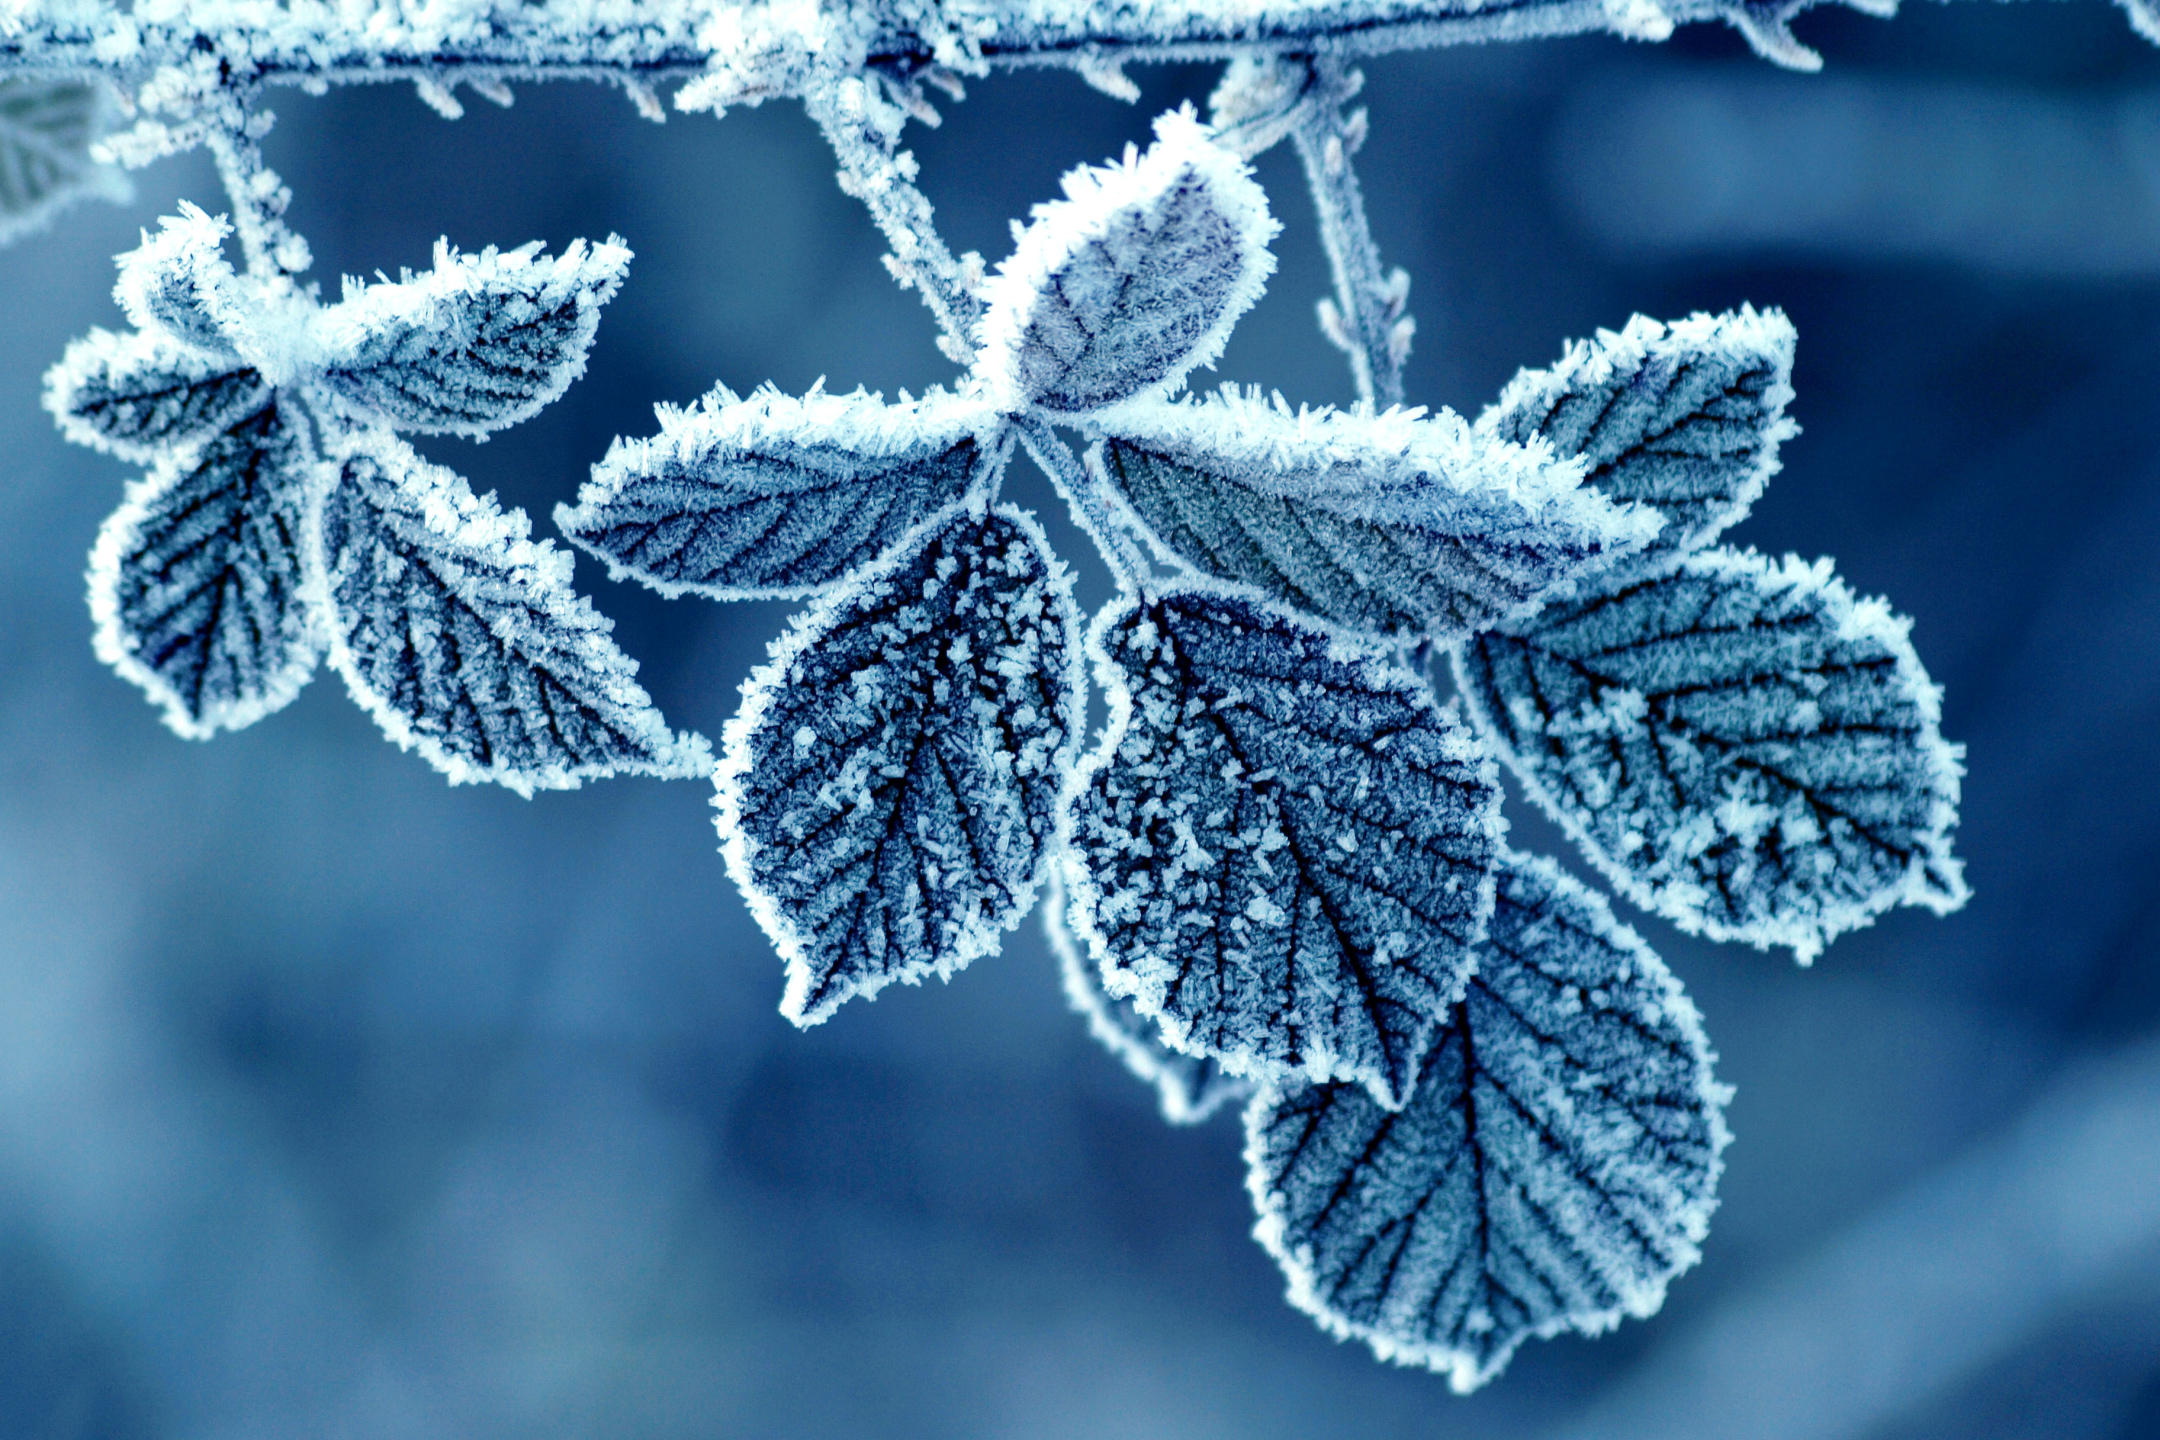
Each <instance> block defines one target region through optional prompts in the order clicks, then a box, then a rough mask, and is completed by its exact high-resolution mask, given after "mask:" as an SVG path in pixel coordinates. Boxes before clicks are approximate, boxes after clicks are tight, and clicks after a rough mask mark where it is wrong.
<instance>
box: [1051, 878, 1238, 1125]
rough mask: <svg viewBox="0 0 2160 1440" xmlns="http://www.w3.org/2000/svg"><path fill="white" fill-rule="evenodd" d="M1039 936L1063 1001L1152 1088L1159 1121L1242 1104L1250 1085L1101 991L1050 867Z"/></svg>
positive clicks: (1190, 1121)
mask: <svg viewBox="0 0 2160 1440" xmlns="http://www.w3.org/2000/svg"><path fill="white" fill-rule="evenodd" d="M1043 935H1044V937H1045V938H1047V939H1048V940H1049V942H1050V951H1051V953H1052V954H1053V955H1055V956H1056V957H1057V962H1058V973H1059V975H1061V976H1062V977H1063V978H1064V981H1065V998H1066V1000H1067V1001H1068V1002H1069V1003H1070V1004H1071V1005H1072V1008H1073V1009H1074V1010H1076V1011H1078V1012H1079V1013H1080V1015H1081V1017H1082V1018H1083V1019H1085V1020H1086V1021H1087V1027H1088V1033H1089V1034H1090V1035H1092V1036H1094V1037H1095V1038H1096V1040H1098V1041H1100V1042H1101V1044H1102V1046H1103V1048H1104V1049H1106V1050H1108V1051H1109V1052H1110V1053H1111V1054H1112V1055H1115V1056H1117V1058H1118V1060H1119V1062H1120V1063H1121V1064H1123V1065H1124V1067H1125V1068H1126V1069H1127V1070H1130V1071H1131V1072H1132V1073H1133V1074H1134V1075H1136V1076H1138V1077H1139V1078H1140V1079H1141V1080H1143V1081H1145V1082H1147V1083H1148V1084H1150V1085H1152V1086H1154V1087H1155V1093H1156V1095H1157V1097H1158V1099H1159V1101H1160V1104H1161V1106H1162V1117H1163V1119H1165V1120H1167V1121H1169V1122H1170V1123H1171V1124H1172V1125H1197V1124H1199V1123H1200V1122H1201V1121H1203V1120H1205V1119H1207V1118H1208V1117H1209V1116H1211V1115H1213V1114H1214V1113H1215V1112H1216V1111H1217V1110H1220V1109H1221V1108H1222V1107H1223V1106H1225V1105H1234V1104H1242V1103H1243V1102H1244V1101H1246V1100H1248V1099H1250V1098H1251V1097H1252V1093H1253V1082H1252V1081H1250V1080H1248V1079H1246V1078H1245V1077H1244V1076H1242V1075H1233V1074H1231V1073H1230V1072H1229V1071H1228V1070H1225V1069H1224V1068H1223V1067H1222V1064H1221V1062H1220V1061H1216V1060H1212V1059H1209V1058H1208V1057H1207V1056H1205V1055H1188V1054H1186V1053H1185V1052H1184V1051H1182V1050H1179V1049H1176V1048H1175V1047H1173V1046H1170V1045H1166V1044H1164V1043H1163V1041H1162V1038H1161V1035H1160V1029H1159V1027H1158V1026H1157V1024H1156V1023H1155V1022H1154V1021H1153V1020H1150V1019H1148V1018H1147V1017H1146V1016H1145V1015H1142V1014H1141V1013H1140V1007H1139V1006H1138V1005H1135V1004H1134V1003H1133V1002H1132V1000H1131V999H1130V998H1129V997H1126V998H1120V997H1118V996H1114V995H1112V994H1111V993H1110V992H1109V991H1107V990H1105V989H1103V986H1102V977H1101V976H1100V975H1098V974H1097V973H1096V971H1095V966H1094V964H1093V962H1092V961H1090V960H1089V959H1088V958H1087V957H1086V956H1085V955H1083V954H1082V953H1081V950H1080V945H1079V943H1078V942H1077V941H1075V940H1074V938H1073V933H1072V928H1071V927H1070V926H1068V925H1067V924H1066V923H1065V882H1064V880H1063V879H1062V878H1061V877H1060V875H1059V874H1058V870H1057V867H1056V866H1052V867H1051V869H1050V881H1049V884H1048V885H1047V886H1045V887H1044V891H1043Z"/></svg>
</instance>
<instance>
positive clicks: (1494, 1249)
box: [1246, 854, 1730, 1391]
mask: <svg viewBox="0 0 2160 1440" xmlns="http://www.w3.org/2000/svg"><path fill="white" fill-rule="evenodd" d="M1729 1094H1730V1092H1729V1091H1727V1090H1726V1089H1725V1087H1723V1086H1721V1085H1719V1084H1717V1083H1716V1082H1715V1081H1714V1080H1713V1079H1712V1078H1711V1074H1710V1053H1709V1048H1708V1045H1707V1044H1706V1042H1705V1040H1704V1038H1703V1033H1702V1025H1701V1022H1700V1020H1699V1019H1698V1017H1697V1016H1696V1013H1695V1008H1694V1006H1693V1005H1691V1004H1689V1003H1688V1000H1687V998H1686V997H1685V996H1684V995H1683V994H1682V993H1681V991H1680V986H1679V983H1678V982H1677V981H1675V980H1674V979H1673V978H1672V976H1671V974H1670V973H1669V972H1667V970H1666V969H1665V967H1664V965H1663V964H1662V963H1661V962H1660V961H1659V960H1658V958H1657V956H1656V955H1654V954H1652V953H1651V951H1650V949H1649V947H1648V946H1646V945H1644V944H1643V943H1642V941H1641V940H1640V939H1638V938H1637V937H1636V936H1635V934H1634V932H1633V931H1631V930H1629V929H1628V928H1627V927H1625V926H1623V925H1620V924H1618V923H1616V922H1615V921H1614V919H1613V917H1612V913H1611V911H1610V910H1608V909H1607V908H1606V905H1605V902H1604V901H1603V900H1601V899H1600V898H1598V897H1597V896H1596V895H1595V894H1594V893H1592V892H1591V891H1589V890H1587V889H1585V888H1584V887H1583V886H1581V885H1579V884H1577V883H1576V882H1575V881H1573V880H1571V879H1569V878H1568V877H1567V876H1565V875H1564V874H1562V873H1561V872H1560V870H1559V869H1558V868H1557V867H1555V866H1553V865H1552V864H1551V863H1550V862H1547V861H1543V860H1538V859H1534V858H1531V857H1526V856H1520V855H1514V854H1510V855H1508V856H1506V858H1505V860H1504V862H1503V864H1502V867H1501V871H1500V884H1499V894H1498V897H1497V902H1496V904H1495V906H1494V909H1493V916H1492V924H1491V928H1490V933H1489V935H1488V937H1487V939H1486V940H1485V942H1484V944H1482V945H1481V946H1480V947H1479V949H1478V966H1477V974H1476V976H1475V977H1474V978H1473V979H1472V980H1471V982H1470V988H1469V991H1468V993H1467V994H1466V995H1465V996H1464V997H1463V1002H1462V1004H1461V1005H1460V1006H1458V1007H1457V1008H1456V1010H1455V1011H1454V1013H1453V1014H1452V1015H1450V1016H1449V1018H1448V1021H1447V1023H1446V1024H1445V1025H1443V1026H1441V1027H1440V1028H1439V1030H1438V1031H1437V1033H1436V1034H1435V1035H1434V1037H1433V1041H1432V1048H1431V1051H1430V1053H1429V1054H1428V1055H1427V1056H1426V1057H1425V1060H1424V1063H1423V1065H1422V1066H1421V1068H1420V1076H1419V1079H1418V1087H1417V1093H1416V1094H1414V1095H1412V1096H1411V1097H1410V1103H1409V1104H1408V1105H1407V1106H1405V1107H1404V1108H1403V1109H1402V1110H1401V1111H1400V1112H1399V1113H1391V1112H1389V1111H1387V1110H1385V1109H1382V1108H1381V1107H1380V1106H1379V1105H1376V1104H1374V1103H1373V1100H1372V1097H1371V1096H1369V1095H1367V1094H1366V1093H1365V1092H1364V1091H1363V1090H1361V1089H1359V1088H1358V1087H1356V1086H1353V1085H1309V1086H1304V1087H1300V1088H1297V1089H1292V1090H1287V1091H1282V1092H1263V1093H1262V1094H1261V1095H1260V1096H1259V1097H1258V1098H1257V1099H1256V1100H1255V1101H1254V1102H1253V1105H1252V1107H1251V1109H1250V1110H1248V1111H1247V1113H1246V1139H1247V1144H1246V1160H1247V1163H1248V1165H1249V1166H1250V1174H1249V1177H1248V1184H1249V1185H1250V1187H1251V1189H1252V1193H1253V1200H1254V1203H1255V1205H1256V1206H1257V1207H1258V1209H1259V1211H1260V1223H1259V1226H1258V1227H1257V1230H1256V1233H1257V1234H1258V1236H1259V1238H1260V1240H1261V1242H1262V1243H1263V1244H1265V1245H1266V1246H1267V1247H1268V1249H1269V1250H1270V1251H1271V1252H1272V1253H1273V1254H1274V1255H1275V1257H1276V1259H1277V1260H1278V1261H1279V1262H1281V1264H1282V1266H1283V1268H1284V1270H1285V1271H1286V1272H1287V1273H1288V1274H1289V1277H1290V1299H1291V1302H1292V1303H1293V1304H1295V1305H1297V1306H1298V1307H1299V1308H1300V1309H1302V1310H1305V1311H1306V1312H1307V1313H1309V1314H1311V1315H1313V1316H1314V1317H1315V1318H1316V1319H1318V1320H1319V1321H1320V1323H1321V1324H1322V1325H1324V1326H1325V1327H1327V1328H1328V1329H1329V1330H1331V1331H1333V1332H1334V1333H1336V1334H1338V1335H1344V1336H1355V1337H1357V1338H1359V1339H1362V1340H1364V1341H1366V1342H1367V1343H1368V1344H1370V1345H1371V1346H1372V1347H1373V1349H1374V1350H1375V1351H1376V1352H1377V1353H1378V1354H1379V1355H1380V1356H1381V1357H1382V1358H1383V1359H1391V1360H1397V1361H1401V1362H1403V1363H1407V1364H1418V1365H1425V1366H1428V1367H1430V1368H1431V1369H1434V1370H1437V1371H1440V1372H1442V1373H1444V1374H1446V1375H1447V1376H1448V1378H1449V1380H1450V1382H1451V1383H1452V1384H1453V1386H1454V1388H1455V1389H1456V1390H1458V1391H1467V1390H1471V1389H1474V1388H1476V1387H1477V1386H1479V1385H1482V1384H1483V1383H1485V1382H1486V1381H1487V1380H1489V1379H1491V1378H1492V1377H1493V1376H1494V1375H1496V1374H1498V1373H1499V1372H1500V1370H1501V1368H1502V1367H1503V1366H1505V1365H1506V1364H1507V1361H1508V1358H1509V1356H1511V1355H1512V1354H1513V1353H1514V1351H1515V1348H1516V1346H1518V1345H1519V1344H1521V1343H1522V1341H1523V1340H1525V1339H1527V1338H1529V1337H1530V1336H1533V1335H1535V1336H1544V1337H1549V1336H1552V1335H1557V1334H1559V1333H1561V1332H1562V1331H1565V1330H1571V1329H1572V1330H1577V1331H1580V1332H1582V1333H1584V1334H1590V1335H1594V1334H1597V1333H1599V1332H1601V1331H1603V1330H1607V1329H1609V1328H1611V1327H1612V1326H1613V1325H1615V1324H1617V1323H1618V1322H1619V1320H1620V1318H1621V1317H1622V1316H1623V1315H1636V1316H1643V1315H1648V1314H1650V1313H1652V1312H1653V1311H1655V1310H1656V1309H1657V1308H1658V1306H1659V1305H1660V1304H1661V1303H1662V1302H1663V1300H1664V1297H1665V1286H1666V1282H1667V1281H1669V1280H1670V1279H1671V1278H1672V1277H1673V1276H1674V1275H1676V1274H1678V1273H1679V1272H1680V1271H1682V1270H1684V1269H1686V1268H1687V1267H1688V1266H1690V1265H1692V1264H1693V1263H1694V1262H1695V1260H1696V1258H1697V1246H1698V1245H1699V1243H1700V1242H1701V1240H1702V1238H1703V1236H1704V1234H1705V1233H1706V1231H1707V1229H1708V1226H1709V1219H1710V1212H1711V1210H1712V1209H1713V1208H1714V1206H1715V1203H1716V1202H1715V1198H1714V1192H1715V1189H1716V1184H1717V1177H1718V1171H1719V1169H1720V1168H1721V1164H1720V1160H1719V1152H1720V1151H1721V1150H1722V1149H1723V1148H1724V1145H1725V1142H1726V1139H1727V1138H1728V1137H1727V1135H1726V1131H1725V1125H1724V1120H1723V1117H1722V1113H1721V1111H1722V1107H1723V1105H1724V1103H1725V1101H1726V1100H1727V1098H1729Z"/></svg>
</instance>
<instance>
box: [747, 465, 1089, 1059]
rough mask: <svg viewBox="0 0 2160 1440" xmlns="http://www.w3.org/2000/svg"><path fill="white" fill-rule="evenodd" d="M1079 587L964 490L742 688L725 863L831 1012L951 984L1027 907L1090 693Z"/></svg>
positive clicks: (1043, 548) (811, 1001)
mask: <svg viewBox="0 0 2160 1440" xmlns="http://www.w3.org/2000/svg"><path fill="white" fill-rule="evenodd" d="M1078 661H1079V614H1078V612H1077V611H1076V610H1075V609H1074V607H1073V602H1072V580H1071V577H1070V576H1069V575H1068V574H1067V573H1066V571H1065V567H1064V566H1063V565H1062V564H1060V563H1059V562H1058V560H1057V558H1056V557H1055V556H1054V555H1053V554H1052V553H1051V551H1050V547H1049V542H1048V541H1047V540H1046V539H1045V538H1044V536H1043V533H1042V531H1041V529H1040V528H1039V527H1038V526H1037V525H1036V524H1035V522H1034V521H1033V520H1032V519H1031V518H1029V517H1028V516H1027V515H1026V514H1025V513H1023V512H1021V511H1018V510H1015V509H1012V508H1011V507H1009V506H1001V507H998V508H997V509H994V510H987V511H986V509H985V502H984V500H983V498H982V497H980V496H978V497H976V498H975V499H973V500H972V501H969V502H965V503H962V504H960V505H955V506H952V507H949V508H948V509H947V510H945V511H943V512H941V513H940V514H938V515H934V516H932V517H931V518H930V519H929V520H927V521H925V522H924V523H923V525H922V527H921V528H920V529H919V530H918V532H917V533H916V535H915V536H914V537H912V538H911V539H910V540H909V541H907V542H906V543H904V544H903V545H901V546H900V547H898V548H896V550H895V551H894V552H893V553H892V554H891V555H890V556H888V558H887V559H886V560H885V561H884V562H883V563H881V564H879V565H878V566H876V567H874V568H873V569H871V570H870V571H868V572H866V573H865V574H863V575H861V576H860V577H858V578H857V579H856V580H855V581H854V582H853V583H852V584H850V585H848V586H846V587H844V588H842V589H840V590H838V591H835V592H834V593H833V594H832V595H830V596H828V597H826V598H825V599H823V600H822V601H820V602H819V603H817V604H816V605H814V606H812V607H811V608H810V609H809V610H808V611H806V612H805V613H804V614H802V615H800V616H798V617H797V618H796V620H795V622H794V624H793V625H792V626H791V627H790V628H789V630H788V632H787V634H785V635H784V636H782V637H781V638H780V639H779V640H777V641H775V642H774V643H773V646H772V660H771V662H770V663H768V664H766V665H764V666H761V667H760V668H759V669H758V670H757V671H756V672H755V673H753V674H752V676H751V677H750V679H749V680H748V681H747V682H745V684H744V685H743V704H742V709H741V710H740V711H738V712H737V713H736V715H735V718H734V719H732V720H731V721H729V722H728V727H727V731H726V736H725V745H724V750H723V754H722V757H721V761H720V768H719V771H718V774H717V777H716V778H717V787H716V788H717V791H718V794H717V796H716V798H715V800H714V804H715V806H716V807H717V809H718V812H719V813H718V816H717V824H718V827H719V830H720V835H721V839H722V841H723V847H722V848H723V852H724V853H725V855H726V857H727V864H728V873H729V874H730V875H732V876H733V877H734V878H735V882H736V884H737V885H739V886H740V887H741V888H742V892H743V896H744V899H745V900H746V901H747V902H748V904H749V906H750V912H751V914H753V915H755V916H756V917H757V919H758V922H759V924H761V925H763V926H764V927H765V932H766V934H767V935H769V936H771V937H772V941H773V945H774V947H775V948H776V949H778V950H779V952H780V956H781V959H782V960H783V961H784V962H785V963H786V965H787V976H788V978H787V989H786V992H785V994H784V996H783V998H782V1000H781V1003H780V1010H781V1013H782V1014H784V1015H786V1016H787V1017H788V1018H789V1019H791V1020H793V1021H795V1022H796V1023H797V1024H799V1025H813V1024H816V1023H818V1022H819V1021H822V1020H824V1019H826V1018H828V1017H829V1016H830V1015H831V1014H832V1013H833V1011H834V1010H835V1009H837V1008H838V1007H839V1006H840V1005H841V1003H842V1002H844V1001H846V1000H847V999H848V998H849V997H851V996H856V995H860V996H863V997H865V998H868V997H870V996H874V995H876V994H877V993H878V991H880V990H881V989H883V988H884V987H885V986H887V985H890V984H892V983H893V982H894V981H902V982H905V983H908V984H919V983H920V982H921V981H922V980H923V979H924V978H925V977H927V976H930V975H935V976H937V977H938V978H939V979H949V978H951V976H952V975H953V974H954V973H955V972H956V971H958V970H960V969H961V968H962V967H964V966H965V965H967V964H968V962H969V961H971V960H974V959H977V958H979V957H981V956H983V955H988V954H993V953H995V952H996V950H997V949H998V947H999V945H1000V944H1001V943H1002V940H1003V934H1004V932H1005V931H1006V930H1008V929H1010V928H1012V927H1013V926H1014V925H1016V924H1018V923H1019V921H1020V919H1021V917H1022V916H1023V915H1025V914H1026V913H1027V910H1028V907H1029V906H1030V905H1031V904H1032V903H1033V902H1034V899H1035V891H1036V887H1037V885H1039V884H1040V883H1041V879H1042V874H1043V868H1044V865H1045V862H1046V860H1047V858H1048V854H1049V848H1050V843H1051V839H1052V837H1053V834H1054V832H1055V829H1056V816H1057V801H1058V796H1059V794H1060V793H1061V791H1062V789H1063V787H1064V785H1065V782H1066V780H1067V778H1068V777H1069V775H1070V773H1071V770H1072V752H1073V747H1074V744H1075V739H1076V736H1077V735H1078V732H1079V728H1080V722H1081V715H1082V709H1081V706H1082V696H1081V689H1080V672H1079V664H1078Z"/></svg>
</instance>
